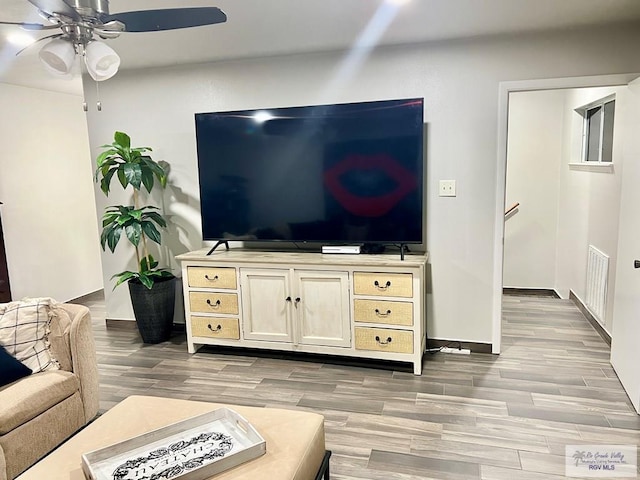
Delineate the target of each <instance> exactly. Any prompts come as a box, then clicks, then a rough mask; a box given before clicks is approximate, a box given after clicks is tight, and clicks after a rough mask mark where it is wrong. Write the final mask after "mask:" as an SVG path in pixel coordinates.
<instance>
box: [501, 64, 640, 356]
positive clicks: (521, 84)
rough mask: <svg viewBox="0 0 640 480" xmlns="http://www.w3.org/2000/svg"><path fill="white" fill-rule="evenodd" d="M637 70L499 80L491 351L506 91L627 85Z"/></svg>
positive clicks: (504, 183) (504, 157)
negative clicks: (564, 76) (631, 71)
mask: <svg viewBox="0 0 640 480" xmlns="http://www.w3.org/2000/svg"><path fill="white" fill-rule="evenodd" d="M639 75H640V74H638V73H623V74H615V75H594V76H587V77H566V78H548V79H540V80H519V81H509V82H500V83H499V84H498V89H499V92H498V142H497V146H498V152H497V168H496V200H495V207H496V210H495V221H494V236H493V238H494V241H493V299H492V312H493V314H492V326H493V328H492V335H491V337H492V338H491V343H492V353H495V354H498V353H500V351H501V347H502V345H501V343H502V288H503V266H504V209H505V205H506V198H505V195H506V190H507V142H508V138H509V132H508V122H509V94H510V93H515V92H526V91H536V90H560V89H569V88H589V87H608V86H619V85H627V84H628V83H629V82H630V81H632V80H634V79H635V78H638V76H639Z"/></svg>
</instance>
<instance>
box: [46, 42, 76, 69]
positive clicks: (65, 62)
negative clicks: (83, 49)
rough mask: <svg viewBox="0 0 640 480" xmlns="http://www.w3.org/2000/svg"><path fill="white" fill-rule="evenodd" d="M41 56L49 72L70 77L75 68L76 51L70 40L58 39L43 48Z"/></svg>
mask: <svg viewBox="0 0 640 480" xmlns="http://www.w3.org/2000/svg"><path fill="white" fill-rule="evenodd" d="M39 56H40V60H42V63H43V64H44V66H45V68H46V69H47V70H48V71H49V72H51V73H54V74H56V75H68V74H69V73H70V72H71V69H72V68H73V63H74V59H75V57H76V51H75V49H74V48H73V44H72V43H71V42H69V41H68V40H64V39H62V38H56V39H55V40H51V41H50V42H49V43H47V44H46V45H45V46H44V47H42V49H41V50H40V54H39Z"/></svg>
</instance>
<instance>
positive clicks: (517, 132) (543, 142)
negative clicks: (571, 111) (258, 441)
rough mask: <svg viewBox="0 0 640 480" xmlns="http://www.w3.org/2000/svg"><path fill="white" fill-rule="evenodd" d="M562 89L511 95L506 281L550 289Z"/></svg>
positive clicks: (556, 208)
mask: <svg viewBox="0 0 640 480" xmlns="http://www.w3.org/2000/svg"><path fill="white" fill-rule="evenodd" d="M564 97H565V91H564V90H541V91H535V92H515V93H511V94H510V95H509V126H508V129H509V138H508V151H507V189H506V205H507V206H511V205H513V204H514V203H516V202H519V203H520V207H519V208H518V210H517V211H514V212H513V213H512V214H510V215H509V216H508V218H507V219H506V220H505V227H504V273H503V275H504V276H503V284H504V286H505V287H515V288H543V289H553V288H554V286H555V271H556V242H557V233H558V193H559V183H560V160H561V156H562V155H561V154H562V140H563V135H562V126H563V116H564V112H565V109H564Z"/></svg>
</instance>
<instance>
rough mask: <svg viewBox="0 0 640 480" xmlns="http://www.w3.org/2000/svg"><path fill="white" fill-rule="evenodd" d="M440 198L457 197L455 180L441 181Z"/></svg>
mask: <svg viewBox="0 0 640 480" xmlns="http://www.w3.org/2000/svg"><path fill="white" fill-rule="evenodd" d="M439 191H440V196H441V197H455V196H456V181H455V180H440V189H439Z"/></svg>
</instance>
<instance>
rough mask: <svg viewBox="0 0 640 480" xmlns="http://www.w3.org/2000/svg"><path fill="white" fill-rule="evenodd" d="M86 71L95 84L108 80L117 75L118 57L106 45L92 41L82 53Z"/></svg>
mask: <svg viewBox="0 0 640 480" xmlns="http://www.w3.org/2000/svg"><path fill="white" fill-rule="evenodd" d="M84 58H85V63H86V64H87V71H88V72H89V75H91V78H93V79H94V80H95V81H96V82H102V81H103V80H108V79H110V78H111V77H113V76H114V75H115V74H116V73H118V68H120V57H119V56H118V54H117V53H116V52H115V51H114V50H113V49H112V48H111V47H109V46H108V45H106V44H104V43H102V42H99V41H97V40H94V41H92V42H89V43H88V44H87V46H86V47H85V52H84Z"/></svg>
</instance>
